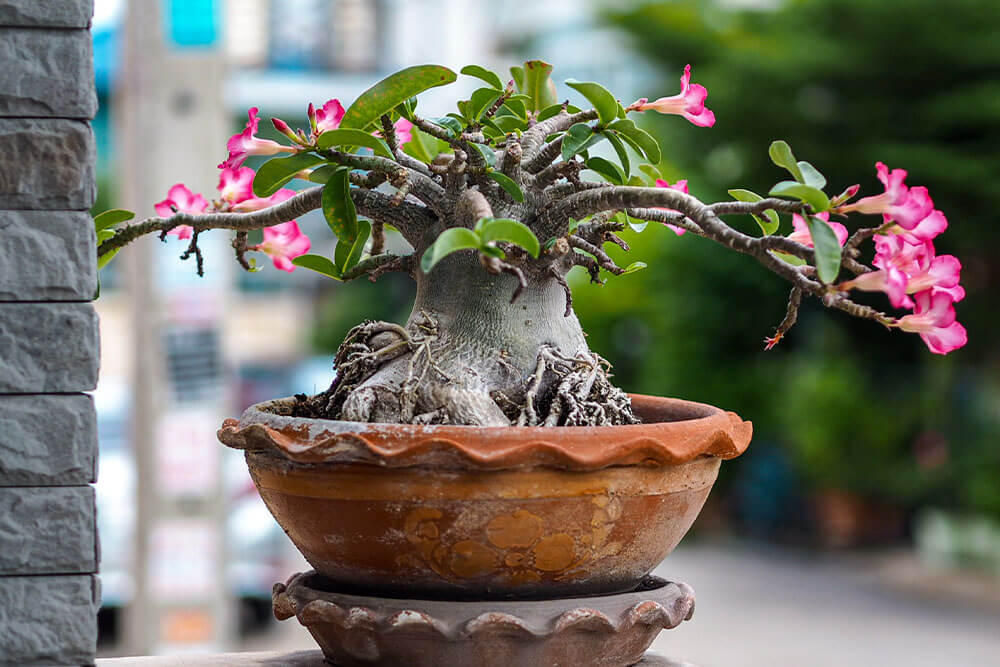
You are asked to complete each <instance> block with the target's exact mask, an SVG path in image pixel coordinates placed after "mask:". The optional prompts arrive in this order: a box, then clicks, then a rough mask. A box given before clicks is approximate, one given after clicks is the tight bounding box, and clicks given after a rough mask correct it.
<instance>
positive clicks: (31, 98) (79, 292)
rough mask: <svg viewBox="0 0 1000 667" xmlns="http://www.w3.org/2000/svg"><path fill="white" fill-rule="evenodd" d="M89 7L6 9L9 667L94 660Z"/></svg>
mask: <svg viewBox="0 0 1000 667" xmlns="http://www.w3.org/2000/svg"><path fill="white" fill-rule="evenodd" d="M92 13H93V1H92V0H0V665H80V664H91V663H93V661H94V652H95V644H96V640H97V623H96V614H97V605H98V602H99V597H100V595H99V591H98V584H97V579H96V577H95V572H97V564H98V550H97V549H98V546H97V535H96V526H95V507H94V489H93V487H92V486H91V483H92V482H93V481H94V474H95V463H96V457H97V431H96V423H95V415H94V405H93V401H92V400H91V398H90V397H89V396H87V395H86V394H83V393H81V392H84V391H88V390H91V389H93V388H94V387H95V385H96V383H97V369H98V362H99V359H98V328H97V316H96V315H95V313H94V308H93V306H92V305H91V303H90V300H91V299H92V298H93V296H94V292H95V289H96V287H97V276H96V264H95V260H94V231H93V223H92V222H91V220H90V217H89V215H88V214H87V211H88V209H89V208H90V207H91V206H92V205H93V202H94V196H95V178H94V168H95V147H94V136H93V132H92V131H91V127H90V122H89V121H90V119H91V118H93V117H94V114H95V112H96V111H97V97H96V94H95V91H94V72H93V57H92V53H91V38H90V30H89V25H90V18H91V15H92Z"/></svg>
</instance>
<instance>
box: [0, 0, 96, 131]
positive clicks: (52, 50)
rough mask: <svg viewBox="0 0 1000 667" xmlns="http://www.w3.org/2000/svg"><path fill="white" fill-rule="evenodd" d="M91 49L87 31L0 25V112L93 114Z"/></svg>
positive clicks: (58, 114) (6, 113)
mask: <svg viewBox="0 0 1000 667" xmlns="http://www.w3.org/2000/svg"><path fill="white" fill-rule="evenodd" d="M34 4H39V5H60V4H65V3H63V2H52V1H51V0H50V1H49V2H37V3H34ZM92 50H93V46H92V42H91V37H90V31H89V30H58V29H57V30H38V29H31V28H0V116H43V117H52V118H93V117H94V114H96V113H97V94H96V93H95V92H94V57H93V53H92Z"/></svg>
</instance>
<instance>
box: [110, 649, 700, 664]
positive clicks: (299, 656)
mask: <svg viewBox="0 0 1000 667" xmlns="http://www.w3.org/2000/svg"><path fill="white" fill-rule="evenodd" d="M193 665H197V666H198V667H330V663H329V662H326V661H325V660H324V659H323V653H322V652H320V651H319V650H315V651H291V652H288V651H264V652H260V653H220V654H216V655H178V656H159V657H145V658H104V659H103V660H98V661H97V667H192V666H193ZM511 667H516V666H515V665H511ZM635 667H695V665H692V664H691V663H689V662H674V661H673V660H670V659H668V658H665V657H663V656H662V655H659V654H657V653H651V652H650V653H646V656H645V657H644V658H643V659H642V660H640V661H639V662H637V663H636V665H635Z"/></svg>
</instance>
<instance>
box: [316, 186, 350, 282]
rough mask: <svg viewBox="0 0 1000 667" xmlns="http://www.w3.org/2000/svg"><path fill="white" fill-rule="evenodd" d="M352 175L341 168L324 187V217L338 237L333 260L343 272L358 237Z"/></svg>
mask: <svg viewBox="0 0 1000 667" xmlns="http://www.w3.org/2000/svg"><path fill="white" fill-rule="evenodd" d="M350 173H351V170H350V168H348V167H341V168H340V169H338V170H337V171H336V172H335V173H334V174H333V175H332V176H331V177H330V180H328V181H327V182H326V185H324V186H323V217H324V218H326V224H327V225H328V226H329V227H330V230H331V231H332V232H333V233H334V235H336V237H337V247H336V248H335V249H334V256H333V260H334V264H335V266H336V267H337V269H338V270H339V271H341V272H342V271H343V268H344V265H345V264H346V263H347V260H348V258H349V256H350V251H351V247H352V245H353V244H354V240H355V239H356V238H357V237H358V216H357V211H355V209H354V200H353V199H351V191H350V190H351V184H350V181H349V180H348V175H349V174H350ZM338 275H339V273H338Z"/></svg>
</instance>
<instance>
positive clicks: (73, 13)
mask: <svg viewBox="0 0 1000 667" xmlns="http://www.w3.org/2000/svg"><path fill="white" fill-rule="evenodd" d="M93 15H94V0H0V26H28V27H46V28H86V27H87V26H89V25H90V18H91V17H92V16H93Z"/></svg>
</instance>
